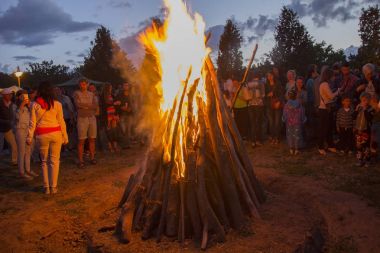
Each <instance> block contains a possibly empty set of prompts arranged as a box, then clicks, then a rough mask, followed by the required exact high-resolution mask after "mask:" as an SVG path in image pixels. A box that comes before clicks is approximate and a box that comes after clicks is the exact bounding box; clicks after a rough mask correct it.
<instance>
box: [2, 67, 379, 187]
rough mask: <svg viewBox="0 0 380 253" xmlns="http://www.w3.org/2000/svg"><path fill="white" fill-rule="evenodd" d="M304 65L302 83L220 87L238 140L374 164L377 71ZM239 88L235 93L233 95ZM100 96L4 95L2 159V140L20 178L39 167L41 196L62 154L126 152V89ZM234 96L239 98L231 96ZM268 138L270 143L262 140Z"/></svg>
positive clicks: (106, 89)
mask: <svg viewBox="0 0 380 253" xmlns="http://www.w3.org/2000/svg"><path fill="white" fill-rule="evenodd" d="M320 72H321V74H319V71H318V67H317V66H316V65H310V66H309V67H308V72H307V75H306V76H305V77H303V76H300V75H297V73H296V71H295V70H289V71H288V72H287V74H286V81H283V80H282V76H281V74H280V73H279V71H278V68H276V67H273V69H272V71H270V72H268V73H267V74H266V75H265V77H263V76H260V75H259V74H257V73H254V74H253V75H252V77H251V78H250V80H249V81H248V82H247V83H244V84H242V86H241V87H240V83H239V82H238V81H236V80H227V81H225V82H224V98H225V101H226V103H227V105H228V106H229V107H230V108H231V109H232V110H231V111H232V113H233V116H234V119H235V121H236V124H237V127H238V129H239V132H240V134H241V136H242V137H243V139H245V140H246V141H249V142H250V144H251V146H252V147H253V148H255V147H258V146H262V145H264V140H266V139H268V142H269V143H270V144H272V145H278V144H279V143H280V142H281V140H282V137H283V136H284V135H285V136H286V140H287V144H288V146H289V150H290V154H291V155H298V154H299V153H300V151H301V150H302V149H304V148H311V147H313V145H316V146H317V147H318V148H317V149H318V152H319V154H321V155H326V153H327V152H332V153H340V154H341V155H345V154H348V155H351V154H353V153H354V152H356V157H357V165H358V166H366V167H368V166H370V164H371V163H374V162H376V159H377V156H378V153H379V152H378V151H379V148H380V146H379V144H380V103H379V96H380V78H379V74H378V73H377V71H376V66H374V65H373V64H370V63H369V64H366V65H364V66H363V68H362V73H357V72H356V73H354V72H353V71H351V69H350V66H349V64H348V63H344V64H341V65H339V64H335V65H334V66H333V67H329V66H323V67H322V68H321V71H320ZM239 87H240V88H241V89H239ZM113 88H114V87H113V86H112V85H111V84H105V85H104V86H103V87H102V90H101V92H98V90H97V87H96V86H94V85H91V84H89V83H88V82H87V80H86V79H81V80H80V81H79V83H78V89H77V90H75V91H74V92H71V93H70V92H67V91H65V90H63V89H62V88H60V87H56V86H53V85H52V84H51V83H49V82H46V81H44V82H41V83H40V85H39V86H38V89H37V90H32V89H29V90H19V91H18V92H17V93H16V94H15V93H14V92H12V90H10V89H9V88H6V89H4V90H3V91H2V93H1V95H2V99H1V100H0V152H1V151H2V150H3V145H4V140H5V141H6V143H7V145H8V147H9V149H10V151H11V160H12V164H13V165H15V166H18V171H19V175H20V177H21V178H23V179H26V180H31V179H33V178H35V177H37V176H38V173H36V172H35V171H32V170H31V166H30V162H31V160H39V161H40V163H41V169H42V170H41V171H42V175H43V186H44V192H45V193H46V194H54V193H56V192H57V182H58V174H59V164H60V155H61V152H64V151H65V150H69V151H71V150H74V149H76V150H77V156H78V167H79V168H84V167H85V166H86V161H85V159H84V158H85V157H86V156H88V163H89V164H96V163H97V160H96V150H106V149H108V151H109V152H112V153H115V152H120V150H121V149H126V148H130V145H131V140H132V132H133V128H134V127H133V126H134V124H135V120H134V115H135V108H136V107H137V106H136V105H135V103H134V100H135V99H134V98H133V97H132V96H131V87H130V84H128V83H125V84H123V85H122V86H120V87H118V88H117V89H115V90H114V89H113ZM237 91H239V92H238V94H236V93H237ZM266 137H268V138H266Z"/></svg>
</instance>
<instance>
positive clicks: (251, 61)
mask: <svg viewBox="0 0 380 253" xmlns="http://www.w3.org/2000/svg"><path fill="white" fill-rule="evenodd" d="M258 47H259V45H258V44H256V45H255V48H254V49H253V53H252V56H251V59H250V60H249V63H248V66H247V68H246V70H245V72H244V76H243V79H242V80H241V81H240V83H239V87H238V89H237V91H236V93H235V95H234V98H233V99H232V108H233V107H234V105H235V103H236V99H237V97H238V95H239V93H240V90H241V88H242V87H243V84H244V82H245V81H246V80H247V77H248V73H249V70H250V69H251V66H252V63H253V60H254V59H255V56H256V52H257V49H258Z"/></svg>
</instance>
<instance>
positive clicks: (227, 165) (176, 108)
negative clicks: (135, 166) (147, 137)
mask: <svg viewBox="0 0 380 253" xmlns="http://www.w3.org/2000/svg"><path fill="white" fill-rule="evenodd" d="M165 5H166V7H167V8H168V16H167V18H166V20H165V23H164V25H163V26H160V27H158V26H156V25H154V24H153V25H152V27H151V28H150V29H148V30H147V31H145V32H144V33H143V34H142V35H141V37H140V39H141V42H142V43H143V45H144V46H145V47H146V48H148V49H149V50H150V51H151V52H154V54H155V57H156V58H157V60H158V62H159V66H158V69H159V74H160V76H161V80H160V82H159V83H157V85H156V89H157V90H158V92H159V94H161V95H162V105H161V115H160V122H161V124H160V126H159V127H157V129H156V130H155V133H154V136H153V140H152V143H151V146H150V148H149V151H148V153H147V155H146V161H145V162H144V164H143V166H141V168H140V170H139V171H138V173H137V174H136V175H134V176H131V178H130V179H129V182H128V185H127V187H126V190H125V193H124V196H123V198H122V200H121V202H120V206H122V213H121V216H120V219H119V221H118V226H117V229H118V234H119V236H120V239H121V241H123V242H129V240H130V238H131V232H132V231H141V232H142V238H143V239H148V238H151V237H156V239H157V241H160V240H161V237H162V235H163V234H165V235H166V236H168V237H175V236H177V237H178V240H179V241H180V242H183V241H184V240H185V238H193V239H194V240H195V241H198V242H201V248H202V249H205V248H206V247H207V244H208V241H209V234H210V235H213V236H215V238H216V240H217V241H219V242H223V241H224V240H225V232H226V230H227V229H228V228H230V227H231V228H234V229H241V228H242V227H243V225H244V224H245V223H246V219H247V218H248V217H259V212H258V207H259V206H260V204H261V203H262V202H263V201H264V200H265V196H264V192H263V190H262V189H261V187H260V184H259V182H258V181H257V179H256V177H255V174H254V172H253V168H252V164H251V161H250V159H249V157H248V154H247V151H246V150H245V147H244V144H243V142H242V139H241V137H240V135H239V133H238V131H237V128H236V126H235V123H234V121H233V120H232V117H231V114H230V112H229V110H228V109H227V107H226V105H225V102H224V100H223V98H222V94H221V91H220V89H219V84H218V80H217V77H216V74H215V70H214V66H213V63H212V61H211V59H210V57H209V49H208V48H207V47H206V46H205V36H204V32H205V23H204V22H203V19H202V17H201V16H200V15H199V14H197V13H196V14H195V15H194V16H192V15H190V14H189V13H188V11H187V7H186V5H185V4H184V3H183V2H182V1H181V0H165Z"/></svg>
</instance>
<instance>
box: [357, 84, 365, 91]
mask: <svg viewBox="0 0 380 253" xmlns="http://www.w3.org/2000/svg"><path fill="white" fill-rule="evenodd" d="M364 89H365V84H361V85H359V86H358V87H357V88H356V91H357V92H360V91H362V90H364Z"/></svg>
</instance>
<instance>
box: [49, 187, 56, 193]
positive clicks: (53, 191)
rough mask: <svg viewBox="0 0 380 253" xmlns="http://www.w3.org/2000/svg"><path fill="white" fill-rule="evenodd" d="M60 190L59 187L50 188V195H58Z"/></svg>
mask: <svg viewBox="0 0 380 253" xmlns="http://www.w3.org/2000/svg"><path fill="white" fill-rule="evenodd" d="M57 192H58V188H57V187H50V193H51V194H57Z"/></svg>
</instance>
